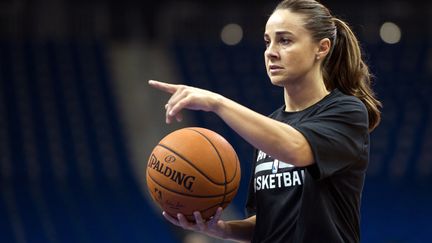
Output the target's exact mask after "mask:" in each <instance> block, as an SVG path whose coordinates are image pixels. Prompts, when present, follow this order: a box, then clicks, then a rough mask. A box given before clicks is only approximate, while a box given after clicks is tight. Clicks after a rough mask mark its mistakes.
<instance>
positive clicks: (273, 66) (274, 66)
mask: <svg viewBox="0 0 432 243" xmlns="http://www.w3.org/2000/svg"><path fill="white" fill-rule="evenodd" d="M269 69H270V70H279V69H283V67H281V66H278V65H270V66H269Z"/></svg>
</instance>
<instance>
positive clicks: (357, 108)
mask: <svg viewBox="0 0 432 243" xmlns="http://www.w3.org/2000/svg"><path fill="white" fill-rule="evenodd" d="M322 108H324V109H325V110H331V111H335V112H348V113H352V112H359V113H364V114H367V108H366V106H365V104H364V103H363V102H362V101H361V100H360V99H359V98H357V97H355V96H353V95H347V94H344V93H342V92H341V91H339V90H338V89H335V90H333V91H332V93H331V94H330V95H329V97H328V99H327V100H326V102H323V104H322Z"/></svg>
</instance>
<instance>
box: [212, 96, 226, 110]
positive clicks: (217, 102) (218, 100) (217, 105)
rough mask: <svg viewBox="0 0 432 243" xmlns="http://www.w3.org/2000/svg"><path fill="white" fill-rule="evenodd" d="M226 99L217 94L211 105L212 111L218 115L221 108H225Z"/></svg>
mask: <svg viewBox="0 0 432 243" xmlns="http://www.w3.org/2000/svg"><path fill="white" fill-rule="evenodd" d="M225 100H226V98H225V97H224V96H222V95H220V94H216V95H215V96H214V98H213V101H212V104H211V111H212V112H214V113H216V114H218V113H219V111H220V109H221V107H222V106H223V104H224V102H225Z"/></svg>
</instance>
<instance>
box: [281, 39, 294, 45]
mask: <svg viewBox="0 0 432 243" xmlns="http://www.w3.org/2000/svg"><path fill="white" fill-rule="evenodd" d="M279 42H280V43H281V44H282V45H289V44H291V42H292V41H291V39H289V38H281V39H280V40H279Z"/></svg>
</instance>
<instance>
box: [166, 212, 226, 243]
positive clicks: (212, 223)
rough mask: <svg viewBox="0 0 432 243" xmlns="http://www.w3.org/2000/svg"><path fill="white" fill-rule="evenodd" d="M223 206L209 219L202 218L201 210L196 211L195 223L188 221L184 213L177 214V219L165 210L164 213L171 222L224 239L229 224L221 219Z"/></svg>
mask: <svg viewBox="0 0 432 243" xmlns="http://www.w3.org/2000/svg"><path fill="white" fill-rule="evenodd" d="M222 210H223V209H222V208H221V207H219V208H218V209H217V211H216V214H215V215H214V216H213V217H211V218H210V219H209V220H208V221H205V220H204V219H203V218H202V215H201V213H200V212H194V216H195V223H191V222H189V221H187V219H186V217H185V216H184V215H183V214H177V219H176V218H174V217H171V216H170V215H169V214H168V213H166V212H165V211H164V212H163V213H162V214H163V216H164V217H165V219H166V220H168V221H169V222H171V223H172V224H174V225H176V226H179V227H182V228H183V229H186V230H192V231H198V232H201V233H204V234H207V235H210V236H213V237H217V238H221V239H223V238H224V237H225V235H226V230H227V225H226V223H225V221H223V220H220V217H221V215H222Z"/></svg>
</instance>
